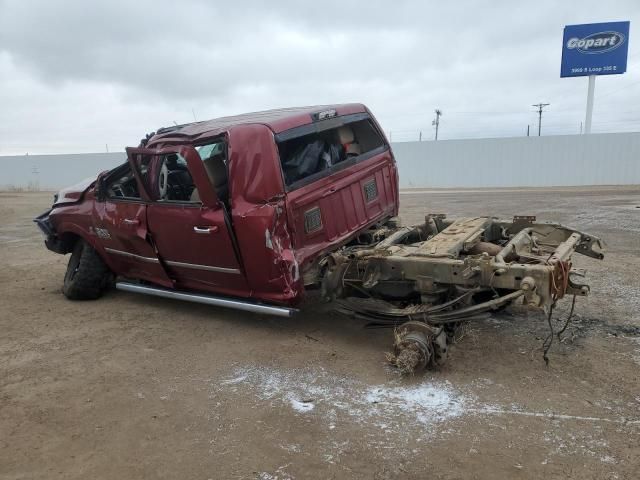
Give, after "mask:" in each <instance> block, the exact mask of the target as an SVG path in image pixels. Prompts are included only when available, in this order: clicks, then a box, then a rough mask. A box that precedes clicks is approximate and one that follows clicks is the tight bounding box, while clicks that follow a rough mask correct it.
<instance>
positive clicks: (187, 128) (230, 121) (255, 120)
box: [149, 103, 367, 144]
mask: <svg viewBox="0 0 640 480" xmlns="http://www.w3.org/2000/svg"><path fill="white" fill-rule="evenodd" d="M327 111H335V114H336V115H349V114H352V113H363V112H366V111H367V108H366V107H365V106H364V105H363V104H361V103H348V104H341V105H315V106H309V107H296V108H281V109H276V110H265V111H263V112H253V113H244V114H242V115H234V116H230V117H220V118H214V119H211V120H205V121H202V122H193V123H186V124H184V125H175V126H171V127H166V128H161V129H159V130H158V131H157V132H156V134H155V135H154V136H153V137H152V138H150V139H149V144H152V143H159V142H166V141H169V139H171V140H175V139H177V138H182V139H184V138H198V137H201V136H203V135H206V136H211V135H217V134H218V133H222V132H224V131H225V130H228V129H229V128H231V127H235V126H238V125H250V124H261V125H266V126H267V127H269V128H270V129H271V130H272V131H273V132H274V133H276V134H277V133H280V132H283V131H285V130H289V129H291V128H295V127H300V126H302V125H308V124H310V123H313V121H314V118H313V115H314V114H318V113H322V112H327ZM332 113H333V112H332Z"/></svg>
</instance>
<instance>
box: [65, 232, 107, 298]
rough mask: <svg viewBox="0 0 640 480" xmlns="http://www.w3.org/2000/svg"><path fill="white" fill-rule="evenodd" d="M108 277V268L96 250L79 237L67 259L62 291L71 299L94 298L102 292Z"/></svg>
mask: <svg viewBox="0 0 640 480" xmlns="http://www.w3.org/2000/svg"><path fill="white" fill-rule="evenodd" d="M108 277H109V268H108V267H107V266H106V265H105V264H104V262H103V261H102V259H101V258H100V255H98V252H96V251H95V250H94V249H93V248H92V247H91V245H89V244H88V243H87V242H85V241H84V240H82V239H80V240H78V241H77V242H76V245H75V247H74V249H73V253H72V254H71V258H70V259H69V264H68V265H67V273H65V275H64V287H63V289H62V291H63V292H64V294H65V296H66V297H67V298H69V299H71V300H94V299H96V298H98V297H99V296H100V295H101V294H102V291H103V290H104V287H105V284H106V282H107V280H108Z"/></svg>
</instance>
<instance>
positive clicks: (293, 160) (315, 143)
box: [278, 118, 385, 188]
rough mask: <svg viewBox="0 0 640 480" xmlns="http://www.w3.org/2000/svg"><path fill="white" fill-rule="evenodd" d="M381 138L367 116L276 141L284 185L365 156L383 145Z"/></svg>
mask: <svg viewBox="0 0 640 480" xmlns="http://www.w3.org/2000/svg"><path fill="white" fill-rule="evenodd" d="M384 145H385V143H384V139H383V137H382V135H381V134H380V132H378V130H377V128H376V127H375V126H374V125H373V123H372V122H371V120H370V119H369V118H365V119H360V120H356V121H352V122H348V123H344V124H343V125H340V126H337V127H334V128H328V129H326V130H322V131H315V132H312V133H307V134H302V135H300V136H294V137H293V138H288V139H287V140H284V141H281V142H279V143H278V150H279V152H280V163H281V165H282V172H283V174H284V179H285V183H286V185H287V187H291V188H296V187H297V186H301V185H303V184H305V183H307V182H308V181H311V180H312V179H315V178H319V177H322V176H326V175H329V174H331V172H332V171H335V170H338V169H340V168H342V167H343V166H348V165H353V164H354V163H356V162H358V161H361V160H364V159H367V158H369V157H370V156H371V155H372V154H374V153H375V152H378V151H379V150H381V149H382V147H384Z"/></svg>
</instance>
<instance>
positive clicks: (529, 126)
mask: <svg viewBox="0 0 640 480" xmlns="http://www.w3.org/2000/svg"><path fill="white" fill-rule="evenodd" d="M529 127H530V125H527V137H528V136H529Z"/></svg>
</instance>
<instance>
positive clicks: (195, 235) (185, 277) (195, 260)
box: [139, 139, 250, 296]
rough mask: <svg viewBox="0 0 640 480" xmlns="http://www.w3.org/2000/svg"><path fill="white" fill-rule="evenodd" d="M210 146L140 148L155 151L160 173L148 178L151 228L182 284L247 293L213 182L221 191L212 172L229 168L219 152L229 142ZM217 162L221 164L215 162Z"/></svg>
mask: <svg viewBox="0 0 640 480" xmlns="http://www.w3.org/2000/svg"><path fill="white" fill-rule="evenodd" d="M218 142H224V140H222V139H221V140H219V141H218ZM206 147H209V146H208V145H207V146H203V147H199V149H198V150H196V149H195V148H194V147H191V146H182V147H169V148H164V149H161V150H157V151H155V150H154V151H150V150H147V151H146V152H143V151H140V153H146V154H147V155H149V154H153V162H154V164H153V165H152V166H151V168H150V169H149V171H150V172H152V175H157V177H158V178H157V179H155V178H151V179H150V181H149V182H148V183H149V186H148V190H149V191H150V192H149V193H150V197H151V201H150V202H149V204H148V207H147V225H148V228H149V232H150V234H151V236H152V238H153V241H154V243H155V245H156V248H157V249H158V252H159V256H160V259H161V260H162V262H163V264H164V265H165V266H166V268H167V271H168V272H169V274H170V275H171V277H172V278H174V279H175V280H176V282H177V284H178V287H182V288H188V289H196V290H204V291H209V292H212V293H222V294H227V295H234V296H249V294H250V290H249V288H248V285H247V281H246V277H245V275H244V272H243V270H242V267H241V264H240V260H239V258H238V257H239V256H238V252H237V249H236V248H234V242H233V232H232V231H231V229H230V224H229V221H228V216H227V212H226V207H225V204H224V202H223V201H222V200H219V199H218V196H217V194H216V190H215V189H214V187H213V185H216V186H218V188H219V189H220V190H221V193H222V189H223V186H224V185H223V184H224V179H222V178H211V177H212V176H214V175H222V172H225V173H226V166H225V163H224V154H223V153H221V152H225V151H226V148H225V149H222V148H221V147H216V148H206ZM199 152H201V153H202V155H203V156H205V157H206V158H201V155H200V153H199ZM144 156H145V155H141V156H140V157H139V158H144ZM213 162H219V164H218V165H217V166H213Z"/></svg>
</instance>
